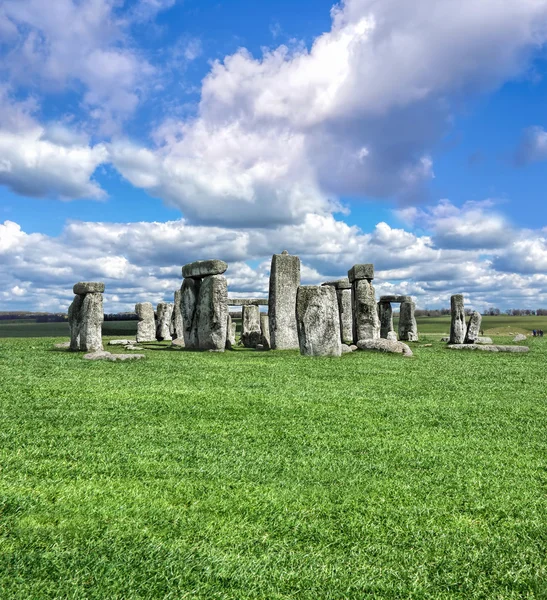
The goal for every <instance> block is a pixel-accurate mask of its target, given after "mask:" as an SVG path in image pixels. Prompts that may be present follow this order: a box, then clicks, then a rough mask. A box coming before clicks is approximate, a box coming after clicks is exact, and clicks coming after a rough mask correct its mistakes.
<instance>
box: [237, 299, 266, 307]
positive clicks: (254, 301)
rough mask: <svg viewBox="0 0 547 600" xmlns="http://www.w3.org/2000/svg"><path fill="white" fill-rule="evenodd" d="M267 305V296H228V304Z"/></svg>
mask: <svg viewBox="0 0 547 600" xmlns="http://www.w3.org/2000/svg"><path fill="white" fill-rule="evenodd" d="M250 304H251V305H253V306H268V298H228V306H248V305H250Z"/></svg>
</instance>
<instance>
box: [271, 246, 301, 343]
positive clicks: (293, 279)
mask: <svg viewBox="0 0 547 600" xmlns="http://www.w3.org/2000/svg"><path fill="white" fill-rule="evenodd" d="M299 285H300V259H299V258H298V256H292V255H291V254H289V253H288V252H287V251H286V250H284V251H283V252H282V253H281V254H274V255H273V256H272V263H271V269H270V296H269V299H268V315H269V318H270V340H271V347H272V349H273V350H296V349H297V348H299V341H298V330H297V325H296V314H295V307H296V294H297V291H298V286H299Z"/></svg>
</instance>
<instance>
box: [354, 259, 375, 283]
mask: <svg viewBox="0 0 547 600" xmlns="http://www.w3.org/2000/svg"><path fill="white" fill-rule="evenodd" d="M348 279H349V282H350V283H353V282H354V281H359V280H361V279H368V280H369V281H372V280H373V279H374V265H373V264H370V263H367V264H362V265H353V267H351V269H350V270H349V271H348Z"/></svg>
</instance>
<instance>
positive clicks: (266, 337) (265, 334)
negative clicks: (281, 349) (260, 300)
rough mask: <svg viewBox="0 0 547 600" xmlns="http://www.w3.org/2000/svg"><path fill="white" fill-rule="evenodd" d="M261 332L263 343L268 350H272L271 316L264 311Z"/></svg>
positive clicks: (261, 319)
mask: <svg viewBox="0 0 547 600" xmlns="http://www.w3.org/2000/svg"><path fill="white" fill-rule="evenodd" d="M260 333H261V336H262V337H261V340H262V341H261V344H262V345H263V346H264V348H265V349H266V350H270V348H271V347H272V345H271V342H270V317H268V315H265V314H264V313H260Z"/></svg>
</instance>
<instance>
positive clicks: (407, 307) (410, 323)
mask: <svg viewBox="0 0 547 600" xmlns="http://www.w3.org/2000/svg"><path fill="white" fill-rule="evenodd" d="M415 308H416V305H415V304H414V302H401V308H400V312H399V339H400V340H402V341H404V342H417V341H418V325H417V323H416V317H415V316H414V311H415Z"/></svg>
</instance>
